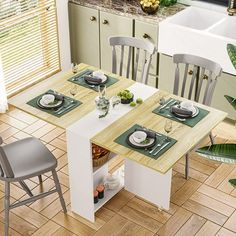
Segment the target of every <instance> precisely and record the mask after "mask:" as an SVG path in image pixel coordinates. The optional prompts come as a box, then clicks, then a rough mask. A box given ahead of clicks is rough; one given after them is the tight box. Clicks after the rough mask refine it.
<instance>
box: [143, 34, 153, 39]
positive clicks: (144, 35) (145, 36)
mask: <svg viewBox="0 0 236 236" xmlns="http://www.w3.org/2000/svg"><path fill="white" fill-rule="evenodd" d="M143 38H145V39H150V38H151V37H150V36H149V35H148V34H146V33H145V34H143Z"/></svg>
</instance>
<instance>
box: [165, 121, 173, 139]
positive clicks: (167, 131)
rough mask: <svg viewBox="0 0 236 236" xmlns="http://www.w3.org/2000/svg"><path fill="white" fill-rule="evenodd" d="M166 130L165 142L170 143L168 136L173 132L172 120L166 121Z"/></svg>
mask: <svg viewBox="0 0 236 236" xmlns="http://www.w3.org/2000/svg"><path fill="white" fill-rule="evenodd" d="M164 130H165V131H166V138H165V140H166V141H168V140H169V137H168V134H169V133H170V131H171V130H172V121H171V120H169V119H167V120H166V122H165V126H164Z"/></svg>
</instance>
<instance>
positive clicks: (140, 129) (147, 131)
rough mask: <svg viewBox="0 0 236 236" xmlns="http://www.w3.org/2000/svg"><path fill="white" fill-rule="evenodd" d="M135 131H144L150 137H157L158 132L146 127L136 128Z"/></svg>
mask: <svg viewBox="0 0 236 236" xmlns="http://www.w3.org/2000/svg"><path fill="white" fill-rule="evenodd" d="M135 131H143V132H145V133H146V134H147V137H148V138H155V137H156V133H155V132H153V131H151V130H148V129H144V128H136V129H135Z"/></svg>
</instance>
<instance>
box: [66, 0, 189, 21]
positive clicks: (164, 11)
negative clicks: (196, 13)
mask: <svg viewBox="0 0 236 236" xmlns="http://www.w3.org/2000/svg"><path fill="white" fill-rule="evenodd" d="M69 2H72V3H75V4H78V5H81V6H86V7H91V8H94V9H98V10H102V11H106V12H110V13H113V14H117V15H121V16H126V17H131V18H133V19H139V20H142V21H147V22H150V23H158V22H160V21H162V20H163V19H165V18H166V17H168V16H171V15H174V14H175V13H177V12H179V11H181V10H183V9H184V8H186V6H185V5H182V4H178V3H177V4H175V5H173V6H170V7H165V8H160V9H159V10H158V12H157V13H156V14H154V15H148V14H146V13H145V12H143V11H142V9H141V7H140V5H139V1H138V0H86V1H85V0H69Z"/></svg>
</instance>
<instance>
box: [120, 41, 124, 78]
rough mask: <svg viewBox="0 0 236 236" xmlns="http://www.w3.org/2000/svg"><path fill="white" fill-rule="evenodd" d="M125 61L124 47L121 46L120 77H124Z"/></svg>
mask: <svg viewBox="0 0 236 236" xmlns="http://www.w3.org/2000/svg"><path fill="white" fill-rule="evenodd" d="M123 61H124V45H121V54H120V74H119V75H120V76H122V70H123Z"/></svg>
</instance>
